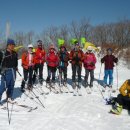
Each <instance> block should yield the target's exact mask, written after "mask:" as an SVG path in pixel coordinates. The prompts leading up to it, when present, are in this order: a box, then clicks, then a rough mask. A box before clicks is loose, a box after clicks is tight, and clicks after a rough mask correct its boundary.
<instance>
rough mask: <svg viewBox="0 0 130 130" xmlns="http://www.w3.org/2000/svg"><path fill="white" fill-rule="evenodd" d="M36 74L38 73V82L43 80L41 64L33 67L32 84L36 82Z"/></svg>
mask: <svg viewBox="0 0 130 130" xmlns="http://www.w3.org/2000/svg"><path fill="white" fill-rule="evenodd" d="M37 73H39V80H43V64H36V65H35V67H34V75H33V83H35V81H36V76H37Z"/></svg>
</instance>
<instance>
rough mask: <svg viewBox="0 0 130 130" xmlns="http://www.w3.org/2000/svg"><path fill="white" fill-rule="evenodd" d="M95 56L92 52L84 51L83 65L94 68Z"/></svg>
mask: <svg viewBox="0 0 130 130" xmlns="http://www.w3.org/2000/svg"><path fill="white" fill-rule="evenodd" d="M95 63H96V57H95V55H94V53H85V55H84V67H85V68H86V69H89V70H94V69H95Z"/></svg>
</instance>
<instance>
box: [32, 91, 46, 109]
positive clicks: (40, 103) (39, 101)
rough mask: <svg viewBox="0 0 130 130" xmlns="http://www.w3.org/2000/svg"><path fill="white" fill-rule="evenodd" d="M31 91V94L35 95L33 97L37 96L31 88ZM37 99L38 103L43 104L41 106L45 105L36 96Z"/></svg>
mask: <svg viewBox="0 0 130 130" xmlns="http://www.w3.org/2000/svg"><path fill="white" fill-rule="evenodd" d="M31 92H32V93H33V95H34V96H35V97H37V95H36V94H35V92H34V91H33V90H32V91H31ZM37 100H38V101H39V103H40V104H41V105H42V106H43V108H45V106H44V105H43V103H42V102H41V100H40V99H39V98H37Z"/></svg>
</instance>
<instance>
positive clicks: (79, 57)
mask: <svg viewBox="0 0 130 130" xmlns="http://www.w3.org/2000/svg"><path fill="white" fill-rule="evenodd" d="M69 59H70V60H71V63H72V64H79V65H80V66H82V62H83V59H84V53H83V51H82V50H78V51H75V49H73V50H72V51H71V52H70V55H69Z"/></svg>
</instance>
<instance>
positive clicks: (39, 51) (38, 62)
mask: <svg viewBox="0 0 130 130" xmlns="http://www.w3.org/2000/svg"><path fill="white" fill-rule="evenodd" d="M37 45H38V47H37V48H36V49H35V67H34V75H33V83H35V80H36V76H37V73H38V71H39V82H40V84H41V85H42V84H43V66H44V62H45V54H46V52H45V50H44V46H43V43H42V41H41V40H38V41H37Z"/></svg>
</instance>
